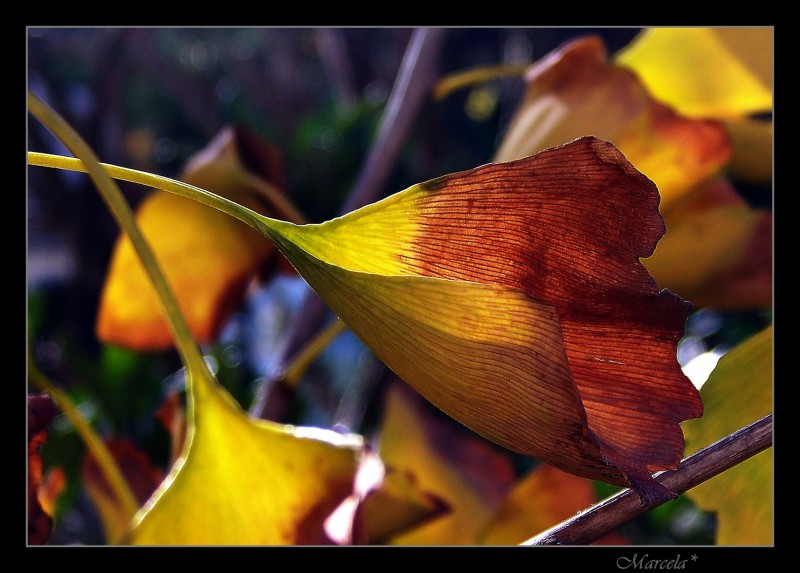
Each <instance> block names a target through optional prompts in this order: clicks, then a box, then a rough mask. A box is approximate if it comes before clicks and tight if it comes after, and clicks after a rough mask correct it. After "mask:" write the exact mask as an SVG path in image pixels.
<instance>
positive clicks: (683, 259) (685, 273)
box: [644, 179, 772, 308]
mask: <svg viewBox="0 0 800 573" xmlns="http://www.w3.org/2000/svg"><path fill="white" fill-rule="evenodd" d="M664 219H665V221H666V225H667V232H666V234H665V235H664V238H663V239H662V240H661V242H660V243H659V244H658V246H657V247H656V250H655V253H653V256H652V257H650V258H648V259H647V260H646V261H645V262H644V263H645V266H646V267H647V270H649V271H650V273H651V274H652V275H653V277H655V279H656V280H657V281H658V283H659V284H668V285H670V289H671V290H673V291H675V292H676V293H677V294H679V295H680V296H682V297H684V298H686V299H688V300H690V301H692V302H693V303H694V304H696V305H698V306H714V307H717V308H748V307H757V306H768V305H769V304H770V302H771V301H772V213H771V212H770V211H767V210H765V209H753V208H752V207H750V206H749V205H748V204H747V203H746V202H745V201H744V199H742V198H741V196H740V195H738V194H737V193H736V192H735V191H734V190H733V188H732V187H731V185H730V183H728V182H726V181H725V180H723V179H717V180H714V181H712V182H710V183H708V184H706V185H705V186H703V187H702V188H701V189H698V190H697V191H696V192H695V193H693V194H692V195H691V197H689V198H688V199H687V200H686V201H684V202H683V203H681V204H680V205H677V206H676V207H675V208H674V209H672V210H671V211H670V212H669V213H668V214H667V215H666V216H665V217H664Z"/></svg>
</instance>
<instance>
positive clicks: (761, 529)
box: [684, 326, 773, 545]
mask: <svg viewBox="0 0 800 573" xmlns="http://www.w3.org/2000/svg"><path fill="white" fill-rule="evenodd" d="M772 352H773V350H772V327H771V326H770V327H768V328H766V329H765V330H763V331H761V332H760V333H758V334H756V335H754V336H752V337H751V338H749V339H747V340H745V341H744V342H742V343H741V344H739V345H738V346H736V347H735V348H733V349H732V350H731V351H730V352H728V353H727V354H726V355H725V356H723V357H722V358H720V360H719V362H718V363H717V367H716V368H715V369H714V371H713V372H712V373H711V376H710V377H709V378H708V380H707V381H706V382H705V384H703V386H702V388H701V394H702V396H703V401H704V402H705V406H706V412H705V415H704V416H703V418H702V419H700V420H691V421H689V422H686V423H685V424H684V431H685V433H686V442H687V453H689V454H691V453H692V452H695V451H697V450H699V449H701V448H704V447H705V446H708V445H710V444H712V443H714V442H715V441H717V440H719V439H722V438H724V437H725V436H727V435H729V434H731V433H733V432H735V431H736V430H739V429H740V428H743V427H744V426H747V425H748V424H750V423H752V422H755V421H756V420H758V419H760V418H762V417H763V416H765V415H767V414H769V413H770V412H772ZM772 460H773V456H772V448H770V449H768V450H766V451H763V452H761V453H759V454H758V455H756V456H755V457H753V458H751V459H749V460H746V461H744V462H742V463H740V464H738V465H737V466H735V467H732V468H730V469H729V470H727V471H725V472H723V473H722V474H720V475H718V476H717V477H714V478H712V479H710V480H709V481H707V482H705V483H703V484H700V485H699V486H697V487H695V488H693V489H690V490H689V491H688V492H687V493H686V495H687V496H689V498H690V499H692V500H693V501H694V502H695V503H696V504H697V505H698V506H699V507H700V508H701V509H703V510H705V511H710V512H714V513H715V514H716V517H717V544H718V545H772V543H773V533H772V522H773V519H772V516H773V513H772V507H773V484H772V476H773V468H772Z"/></svg>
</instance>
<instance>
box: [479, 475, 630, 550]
mask: <svg viewBox="0 0 800 573" xmlns="http://www.w3.org/2000/svg"><path fill="white" fill-rule="evenodd" d="M598 501H599V500H598V499H597V494H596V493H595V489H594V484H593V482H592V481H591V480H587V479H585V478H581V477H578V476H574V475H571V474H568V473H564V472H562V471H561V470H559V469H556V468H554V467H553V466H550V465H547V464H541V465H538V466H537V467H535V468H534V469H533V470H531V471H530V472H529V473H528V474H527V475H526V476H524V477H523V478H522V479H520V480H519V481H518V482H517V483H515V484H514V488H513V489H512V490H511V492H509V494H508V496H507V497H506V499H505V500H504V501H503V503H502V505H501V506H500V507H499V508H498V510H497V511H496V512H495V514H494V515H493V516H492V518H491V520H489V522H488V523H487V525H486V526H485V528H484V529H483V531H482V532H481V534H480V536H479V538H478V542H479V543H480V544H482V545H519V544H520V543H522V542H523V541H525V540H526V539H530V538H531V537H533V536H534V535H536V534H537V533H541V532H542V531H545V530H546V529H549V528H550V527H553V526H554V525H557V524H558V523H560V522H562V521H564V520H566V519H569V518H570V517H573V516H574V515H575V514H576V513H579V512H581V511H583V510H585V509H588V508H589V507H591V506H592V505H594V504H595V503H597V502H598ZM595 543H596V544H598V545H625V544H627V543H629V541H628V540H627V539H625V538H624V537H622V536H621V535H618V534H609V535H606V536H604V537H603V538H601V539H599V540H597V541H596V542H595Z"/></svg>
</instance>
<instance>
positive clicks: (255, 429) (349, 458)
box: [125, 373, 361, 545]
mask: <svg viewBox="0 0 800 573" xmlns="http://www.w3.org/2000/svg"><path fill="white" fill-rule="evenodd" d="M207 376H208V377H207ZM191 384H192V385H193V388H194V396H195V399H194V410H193V411H192V409H190V412H189V424H190V426H189V429H188V433H187V448H186V450H185V453H184V455H183V456H182V457H181V458H180V459H179V460H178V461H177V462H176V464H175V465H174V466H173V468H172V471H171V472H170V474H169V475H168V476H167V478H166V479H165V480H164V482H162V485H161V486H160V487H159V489H158V490H157V491H156V492H155V493H154V494H153V497H151V498H150V500H149V501H148V502H147V503H146V504H145V506H144V507H143V508H142V509H141V510H140V512H139V514H138V515H137V517H136V518H135V519H134V526H133V528H132V530H131V531H130V534H129V536H128V537H127V538H126V540H125V541H126V542H127V543H130V544H136V545H296V544H323V543H326V542H327V538H326V535H325V532H324V527H323V524H324V522H325V520H326V519H327V517H328V516H329V515H330V514H331V513H332V512H333V510H334V509H336V507H337V506H338V505H339V504H340V503H341V502H342V500H344V499H345V498H346V497H347V496H348V495H350V493H351V492H352V489H353V479H354V476H355V472H356V468H357V465H358V458H359V455H360V451H361V439H360V437H358V436H342V435H340V434H337V433H335V432H333V431H329V430H321V429H316V428H302V427H293V426H283V425H279V424H275V423H272V422H268V421H263V420H254V419H251V418H250V417H249V416H248V415H247V414H246V413H245V412H244V411H243V410H242V409H241V407H240V406H239V405H238V404H237V403H236V402H235V401H234V400H233V398H232V397H231V396H230V395H229V394H228V393H227V392H226V391H225V390H224V389H223V388H222V387H221V386H219V385H218V384H217V383H216V382H215V381H214V380H213V379H211V378H210V375H206V376H203V375H202V373H201V375H199V376H198V375H195V376H194V377H193V379H192V381H191Z"/></svg>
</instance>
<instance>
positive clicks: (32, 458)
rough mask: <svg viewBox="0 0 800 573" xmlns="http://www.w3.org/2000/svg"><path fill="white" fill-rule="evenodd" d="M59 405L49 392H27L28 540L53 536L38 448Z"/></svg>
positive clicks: (35, 542)
mask: <svg viewBox="0 0 800 573" xmlns="http://www.w3.org/2000/svg"><path fill="white" fill-rule="evenodd" d="M57 413H58V408H57V407H56V405H55V402H53V399H52V398H50V396H48V395H47V394H37V395H31V396H28V543H29V544H31V545H42V544H44V543H46V542H47V540H48V539H50V534H51V532H52V530H53V518H52V515H51V514H50V513H48V512H47V511H45V510H44V509H43V508H42V505H41V504H40V503H39V497H38V491H39V486H40V484H41V483H42V456H41V453H40V452H39V450H40V448H41V446H42V444H43V443H44V442H45V441H46V440H47V426H48V424H49V423H50V421H51V420H52V419H53V417H54V416H55V415H56V414H57Z"/></svg>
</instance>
